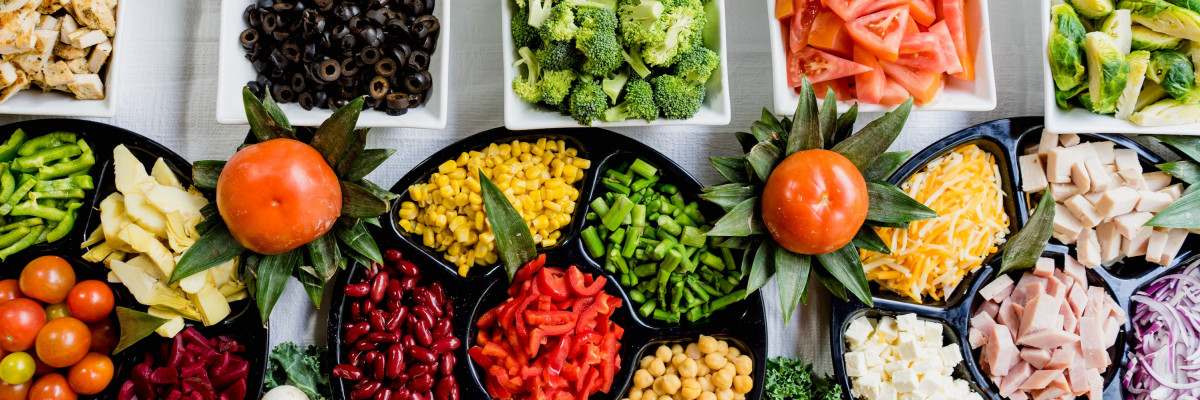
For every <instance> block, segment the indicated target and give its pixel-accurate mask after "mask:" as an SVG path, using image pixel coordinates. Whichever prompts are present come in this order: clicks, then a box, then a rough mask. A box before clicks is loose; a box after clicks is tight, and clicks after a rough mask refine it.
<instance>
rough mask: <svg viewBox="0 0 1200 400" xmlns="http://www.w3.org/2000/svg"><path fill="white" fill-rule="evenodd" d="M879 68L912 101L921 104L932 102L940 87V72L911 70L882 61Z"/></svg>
mask: <svg viewBox="0 0 1200 400" xmlns="http://www.w3.org/2000/svg"><path fill="white" fill-rule="evenodd" d="M879 66H880V67H882V68H883V72H884V73H886V74H887V76H888V77H889V78H892V79H893V80H895V81H896V83H898V84H900V86H902V87H904V90H906V91H908V94H910V95H912V97H913V99H915V100H916V101H917V102H920V103H922V104H924V103H929V102H930V101H933V99H934V98H935V97H937V94H938V90H939V89H941V87H942V73H941V72H930V71H918V70H913V69H911V68H908V67H905V66H903V65H897V64H893V63H890V62H887V61H882V60H881V61H879Z"/></svg>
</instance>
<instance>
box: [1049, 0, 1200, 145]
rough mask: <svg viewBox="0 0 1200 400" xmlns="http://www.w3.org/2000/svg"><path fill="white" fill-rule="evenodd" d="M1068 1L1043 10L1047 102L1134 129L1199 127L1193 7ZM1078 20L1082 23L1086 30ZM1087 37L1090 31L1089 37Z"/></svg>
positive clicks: (1135, 0)
mask: <svg viewBox="0 0 1200 400" xmlns="http://www.w3.org/2000/svg"><path fill="white" fill-rule="evenodd" d="M1113 3H1114V2H1113V1H1111V0H1105V1H1082V0H1080V1H1070V2H1068V3H1067V4H1058V5H1055V6H1053V7H1051V8H1050V18H1051V22H1050V29H1051V31H1050V38H1049V42H1048V43H1047V44H1046V46H1047V48H1048V54H1049V57H1048V58H1049V62H1050V74H1051V77H1052V78H1053V80H1054V99H1055V101H1056V102H1057V103H1058V106H1059V107H1060V108H1064V109H1070V108H1073V107H1075V106H1082V107H1083V108H1084V109H1086V110H1088V111H1090V112H1093V113H1096V114H1115V116H1116V117H1117V118H1119V119H1123V120H1129V122H1132V123H1134V124H1135V125H1139V126H1163V125H1178V124H1187V123H1192V122H1197V121H1200V88H1197V87H1196V84H1197V83H1200V82H1198V79H1197V77H1198V76H1200V74H1197V70H1196V68H1195V67H1196V65H1195V64H1196V63H1197V62H1200V53H1197V51H1196V49H1195V48H1194V47H1193V46H1192V41H1194V40H1198V39H1200V14H1198V13H1200V6H1197V5H1195V4H1193V3H1189V2H1175V1H1164V0H1122V1H1119V2H1116V9H1114V7H1113ZM1081 17H1082V18H1086V19H1087V20H1088V23H1087V24H1085V23H1084V22H1083V19H1081ZM1089 31H1090V32H1089Z"/></svg>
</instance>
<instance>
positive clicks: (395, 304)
mask: <svg viewBox="0 0 1200 400" xmlns="http://www.w3.org/2000/svg"><path fill="white" fill-rule="evenodd" d="M400 307H404V302H402V301H400V300H388V301H387V310H388V311H391V312H395V311H396V309H398V308H400Z"/></svg>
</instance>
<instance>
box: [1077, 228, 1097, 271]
mask: <svg viewBox="0 0 1200 400" xmlns="http://www.w3.org/2000/svg"><path fill="white" fill-rule="evenodd" d="M1075 256H1076V257H1078V259H1079V263H1080V264H1083V266H1085V267H1088V268H1096V267H1099V266H1100V264H1101V262H1102V261H1103V260H1101V258H1100V241H1099V239H1098V238H1097V237H1096V230H1095V229H1084V230H1083V231H1081V232H1079V238H1078V239H1077V240H1076V245H1075Z"/></svg>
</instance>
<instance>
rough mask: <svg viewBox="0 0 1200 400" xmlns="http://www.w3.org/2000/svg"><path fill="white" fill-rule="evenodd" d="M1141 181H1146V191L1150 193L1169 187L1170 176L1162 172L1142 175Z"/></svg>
mask: <svg viewBox="0 0 1200 400" xmlns="http://www.w3.org/2000/svg"><path fill="white" fill-rule="evenodd" d="M1142 179H1143V180H1145V181H1146V189H1147V190H1149V191H1151V192H1156V191H1159V190H1162V188H1165V187H1167V186H1169V185H1171V175H1170V174H1168V173H1166V172H1162V171H1154V172H1147V173H1144V174H1142Z"/></svg>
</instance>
